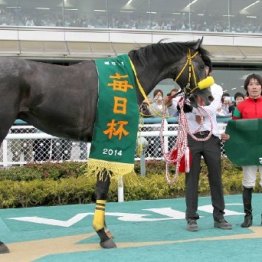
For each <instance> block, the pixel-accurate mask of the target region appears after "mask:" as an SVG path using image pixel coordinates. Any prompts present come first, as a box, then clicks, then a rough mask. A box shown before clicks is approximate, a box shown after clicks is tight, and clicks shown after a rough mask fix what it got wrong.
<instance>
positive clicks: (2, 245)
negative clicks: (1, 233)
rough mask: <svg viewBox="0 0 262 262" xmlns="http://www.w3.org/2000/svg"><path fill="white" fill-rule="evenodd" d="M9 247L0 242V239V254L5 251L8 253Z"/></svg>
mask: <svg viewBox="0 0 262 262" xmlns="http://www.w3.org/2000/svg"><path fill="white" fill-rule="evenodd" d="M9 252H10V251H9V249H8V247H7V246H6V245H5V244H4V243H3V242H2V241H0V254H5V253H9Z"/></svg>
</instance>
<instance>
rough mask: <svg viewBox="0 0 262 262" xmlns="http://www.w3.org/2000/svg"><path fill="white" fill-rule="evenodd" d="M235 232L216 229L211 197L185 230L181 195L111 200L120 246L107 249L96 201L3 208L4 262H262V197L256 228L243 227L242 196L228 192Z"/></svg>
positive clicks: (258, 197)
mask: <svg viewBox="0 0 262 262" xmlns="http://www.w3.org/2000/svg"><path fill="white" fill-rule="evenodd" d="M225 200H226V219H227V220H228V221H229V222H230V223H232V224H233V229H232V230H221V229H217V228H214V226H213V219H212V206H210V197H201V198H199V214H200V215H201V219H200V220H199V221H198V224H199V227H200V230H199V231H198V232H188V231H186V230H185V226H186V225H185V220H184V217H185V214H184V209H185V202H184V199H183V198H178V199H167V200H154V201H153V200H148V201H132V202H123V203H108V204H107V207H106V210H107V224H108V226H109V229H110V231H111V232H112V233H113V235H114V241H115V242H116V244H117V246H118V248H117V249H110V250H103V249H101V248H100V247H99V244H98V241H99V240H98V237H97V235H96V234H95V233H94V231H93V229H92V227H91V224H92V216H93V211H94V204H89V205H68V206H56V207H37V208H21V209H1V210H0V217H1V219H0V240H1V241H4V242H5V243H7V245H8V247H9V249H10V250H11V252H10V253H9V254H2V255H0V261H1V262H5V261H8V262H16V261H17V262H29V261H38V262H40V261H41V262H42V261H43V262H44V261H45V262H47V261H48V262H56V261H62V262H67V261H77V262H79V261H94V262H97V261H103V262H105V261H108V262H111V261H114V262H120V261H121V262H122V261H125V262H129V261H130V262H131V261H132V262H133V261H143V262H147V261H148V262H154V261H156V262H158V261H160V262H162V261H183V262H187V261H201V262H205V261H212V262H216V261H219V262H221V261H223V262H225V261H230V262H231V261H238V262H239V261H260V260H261V257H262V249H261V246H262V226H261V212H262V205H261V203H262V195H261V194H254V196H253V204H254V221H253V222H254V223H253V227H251V228H248V229H243V228H241V227H240V224H241V223H242V220H243V213H242V199H241V196H240V195H233V196H226V197H225Z"/></svg>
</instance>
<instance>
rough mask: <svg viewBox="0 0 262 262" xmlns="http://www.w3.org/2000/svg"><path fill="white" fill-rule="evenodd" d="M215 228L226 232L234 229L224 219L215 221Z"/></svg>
mask: <svg viewBox="0 0 262 262" xmlns="http://www.w3.org/2000/svg"><path fill="white" fill-rule="evenodd" d="M214 227H216V228H220V229H226V230H230V229H232V225H231V224H230V223H228V222H227V221H226V220H225V219H224V218H222V219H220V220H217V221H216V220H215V222H214Z"/></svg>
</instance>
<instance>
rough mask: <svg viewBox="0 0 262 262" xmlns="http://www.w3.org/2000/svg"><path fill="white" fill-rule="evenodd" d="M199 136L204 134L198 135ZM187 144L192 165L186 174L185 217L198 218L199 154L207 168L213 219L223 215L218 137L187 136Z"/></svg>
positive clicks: (223, 205)
mask: <svg viewBox="0 0 262 262" xmlns="http://www.w3.org/2000/svg"><path fill="white" fill-rule="evenodd" d="M198 137H199V138H203V137H204V136H201V135H199V136H198ZM188 146H189V148H190V151H191V153H192V166H191V168H190V172H189V173H187V174H186V219H198V218H199V215H198V213H197V208H198V184H199V174H200V169H201V156H203V158H204V161H205V163H206V165H207V168H208V180H209V186H210V191H211V199H212V205H213V208H214V209H213V217H214V220H219V219H221V218H223V216H224V209H225V202H224V195H223V187H222V179H221V149H220V139H219V138H218V137H216V136H214V135H212V136H211V137H210V138H209V139H208V140H207V141H204V142H199V141H196V140H194V139H193V138H192V137H190V136H188Z"/></svg>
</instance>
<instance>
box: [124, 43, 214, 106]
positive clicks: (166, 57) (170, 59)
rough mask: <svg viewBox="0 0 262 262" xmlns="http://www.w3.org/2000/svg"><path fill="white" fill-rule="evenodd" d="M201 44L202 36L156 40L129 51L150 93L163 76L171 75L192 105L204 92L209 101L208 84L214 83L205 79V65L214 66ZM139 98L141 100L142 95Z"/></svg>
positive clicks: (207, 102)
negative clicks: (199, 38)
mask: <svg viewBox="0 0 262 262" xmlns="http://www.w3.org/2000/svg"><path fill="white" fill-rule="evenodd" d="M201 44H202V39H201V40H198V41H193V42H180V43H179V42H171V43H170V42H169V43H163V42H162V40H161V41H160V42H158V43H156V44H152V45H149V46H145V47H142V48H139V49H138V50H131V51H130V52H129V53H128V55H129V57H130V60H131V61H132V63H133V65H134V69H133V70H134V71H135V72H136V76H137V79H138V80H139V83H140V86H141V87H143V88H144V90H145V94H149V93H150V92H151V91H152V89H153V88H154V87H155V86H156V85H157V84H158V83H159V82H160V81H162V80H163V79H167V78H171V79H174V80H175V81H176V82H177V83H178V85H179V86H180V87H181V89H182V90H183V91H184V93H185V95H186V97H187V98H189V99H190V100H191V102H192V104H193V106H196V105H197V103H196V101H195V96H196V95H198V96H201V97H202V101H203V100H204V101H205V104H207V105H208V104H209V103H210V101H211V100H212V95H211V92H210V90H209V88H207V87H209V86H211V85H212V83H211V82H210V81H207V80H206V81H204V82H202V81H203V80H204V79H205V78H206V77H207V72H206V65H207V66H209V67H211V60H210V59H209V57H208V52H207V51H206V50H205V49H204V48H202V47H201ZM209 80H210V79H209ZM141 93H142V92H141ZM143 96H144V98H145V95H143ZM139 100H140V101H142V95H140V96H139Z"/></svg>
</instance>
